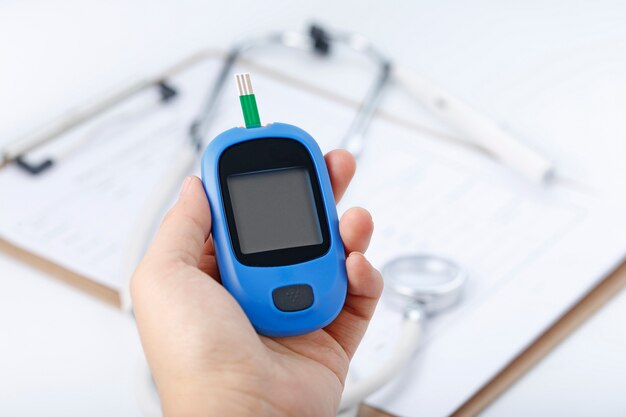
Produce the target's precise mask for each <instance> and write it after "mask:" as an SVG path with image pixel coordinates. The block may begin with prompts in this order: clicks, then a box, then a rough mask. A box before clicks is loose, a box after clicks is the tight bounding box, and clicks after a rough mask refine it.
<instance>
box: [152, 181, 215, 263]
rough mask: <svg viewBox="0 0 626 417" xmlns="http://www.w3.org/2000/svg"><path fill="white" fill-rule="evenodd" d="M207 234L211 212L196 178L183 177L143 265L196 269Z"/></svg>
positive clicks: (209, 227)
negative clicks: (176, 199)
mask: <svg viewBox="0 0 626 417" xmlns="http://www.w3.org/2000/svg"><path fill="white" fill-rule="evenodd" d="M210 232H211V210H210V208H209V202H208V200H207V198H206V194H205V193H204V189H203V187H202V182H201V181H200V179H199V178H198V177H187V178H186V179H185V182H184V183H183V186H182V189H181V192H180V196H179V198H178V202H177V203H176V204H175V205H174V207H172V208H171V209H170V211H169V212H168V213H167V215H166V216H165V218H164V219H163V222H162V223H161V227H160V229H159V231H158V233H157V235H156V237H155V239H154V241H153V242H152V245H151V246H150V249H149V250H148V253H147V254H146V258H145V259H146V261H148V262H154V263H157V264H159V265H170V264H172V263H180V264H187V265H192V266H197V264H198V261H199V259H200V256H201V254H202V249H203V247H204V244H205V242H206V240H207V238H208V236H209V233H210Z"/></svg>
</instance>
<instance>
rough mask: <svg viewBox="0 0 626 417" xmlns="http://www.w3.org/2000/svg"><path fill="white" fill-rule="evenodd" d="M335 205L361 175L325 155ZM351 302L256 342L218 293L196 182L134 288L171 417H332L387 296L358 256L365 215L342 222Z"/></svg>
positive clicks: (348, 160) (367, 221)
mask: <svg viewBox="0 0 626 417" xmlns="http://www.w3.org/2000/svg"><path fill="white" fill-rule="evenodd" d="M326 164H327V166H328V171H329V174H330V178H331V183H332V186H333V191H334V194H335V199H336V200H337V201H338V200H339V199H340V198H341V196H342V195H343V193H344V192H345V190H346V188H347V186H348V184H349V182H350V180H351V179H352V176H353V175H354V171H355V162H354V158H353V157H352V156H351V155H350V154H349V153H348V152H346V151H333V152H330V153H329V154H328V155H327V156H326ZM339 229H340V233H341V238H342V240H343V243H344V246H345V249H346V255H347V259H346V269H347V272H348V294H347V297H346V302H345V305H344V308H343V310H342V311H341V313H340V314H339V316H338V317H337V318H336V319H335V320H334V321H333V322H332V323H331V324H330V325H328V326H327V327H325V328H323V329H320V330H317V331H315V332H312V333H309V334H306V335H302V336H296V337H284V338H270V337H265V336H260V335H258V334H257V333H256V332H255V331H254V328H253V327H252V325H251V324H250V322H249V321H248V318H247V317H246V315H245V314H244V312H243V310H242V309H241V307H240V306H239V304H238V303H237V302H236V301H235V299H234V298H233V297H232V296H231V295H230V294H229V293H228V292H227V291H226V290H225V289H224V287H222V285H221V284H220V278H219V271H218V268H217V263H216V259H215V252H214V248H213V241H212V239H211V237H210V230H211V213H210V209H209V203H208V201H207V198H206V195H205V193H204V190H203V188H202V183H201V181H200V180H199V179H198V178H197V177H189V178H187V179H186V180H185V183H184V184H183V187H182V190H181V193H180V197H179V200H178V202H177V203H176V205H175V206H174V207H173V208H172V209H171V210H170V211H169V213H168V214H167V215H166V217H165V219H164V220H163V223H162V224H161V227H160V230H159V232H158V234H157V236H156V238H155V239H154V241H153V243H152V245H151V247H150V249H149V250H148V252H147V254H146V256H145V257H144V259H143V260H142V262H141V264H140V265H139V267H138V268H137V270H136V271H135V273H134V275H133V279H132V284H131V292H132V298H133V306H134V312H135V317H136V320H137V326H138V328H139V333H140V336H141V340H142V344H143V348H144V350H145V353H146V357H147V359H148V363H149V365H150V369H151V371H152V375H153V377H154V380H155V382H156V385H157V387H158V390H159V394H160V397H161V403H162V407H163V412H164V415H166V416H211V415H219V416H252V415H254V416H263V415H271V416H295V415H298V416H316V417H317V416H334V415H335V414H336V412H337V408H338V406H339V401H340V399H341V393H342V390H343V384H344V381H345V377H346V374H347V370H348V364H349V362H350V359H351V358H352V356H353V354H354V352H355V350H356V348H357V346H358V344H359V342H360V341H361V338H362V337H363V334H364V333H365V330H366V328H367V325H368V323H369V320H370V318H371V316H372V314H373V313H374V309H375V307H376V303H377V302H378V298H379V297H380V294H381V291H382V286H383V283H382V278H381V276H380V273H379V272H378V271H377V270H376V269H374V268H373V267H372V266H371V264H370V263H369V262H368V261H367V260H366V259H365V257H364V256H363V254H362V253H364V252H365V250H366V249H367V247H368V244H369V241H370V238H371V235H372V231H373V223H372V219H371V217H370V215H369V213H368V212H367V211H366V210H364V209H361V208H353V209H350V210H348V211H347V212H346V213H345V214H344V215H343V216H342V218H341V220H340V223H339Z"/></svg>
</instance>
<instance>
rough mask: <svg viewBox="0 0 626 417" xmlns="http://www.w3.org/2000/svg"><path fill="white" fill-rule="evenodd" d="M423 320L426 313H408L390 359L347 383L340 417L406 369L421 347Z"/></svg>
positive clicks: (417, 310) (417, 311)
mask: <svg viewBox="0 0 626 417" xmlns="http://www.w3.org/2000/svg"><path fill="white" fill-rule="evenodd" d="M423 319H424V312H423V311H421V310H419V309H417V308H416V309H415V310H411V311H410V312H408V313H407V314H406V315H405V319H404V322H403V323H402V332H401V334H400V336H399V338H398V342H397V344H396V346H395V348H394V350H393V352H392V353H391V354H390V355H389V357H387V358H386V359H385V361H384V362H383V363H382V364H381V365H379V366H378V368H377V369H376V370H375V371H374V372H373V373H372V374H370V375H366V376H365V377H364V378H363V379H361V380H357V381H355V382H354V383H351V380H348V381H346V387H345V389H344V392H343V395H342V397H341V403H340V405H339V412H340V415H342V416H343V415H344V413H346V412H348V411H349V410H351V409H353V408H355V407H358V406H359V404H360V403H361V402H362V401H363V400H364V399H365V398H367V397H368V396H370V395H371V394H373V393H374V392H376V391H378V390H379V389H380V388H382V387H383V386H384V385H386V384H387V383H388V382H390V381H391V380H393V379H394V378H395V377H396V376H397V375H398V374H399V373H400V371H401V370H402V369H403V368H406V366H407V364H408V363H409V362H410V361H411V359H412V358H413V355H414V354H415V352H416V351H417V349H418V347H419V344H420V338H421V334H422V323H423Z"/></svg>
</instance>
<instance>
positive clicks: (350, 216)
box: [339, 207, 374, 254]
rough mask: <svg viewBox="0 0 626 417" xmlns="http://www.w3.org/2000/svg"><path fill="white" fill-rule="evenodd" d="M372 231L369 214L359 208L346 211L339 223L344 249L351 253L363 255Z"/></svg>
mask: <svg viewBox="0 0 626 417" xmlns="http://www.w3.org/2000/svg"><path fill="white" fill-rule="evenodd" d="M373 231H374V222H373V221H372V216H371V214H370V213H369V212H368V211H367V210H365V209H364V208H361V207H353V208H351V209H349V210H348V211H346V212H345V213H344V215H343V216H341V220H340V221H339V233H340V234H341V240H343V245H344V247H345V249H346V254H350V253H351V252H361V253H365V251H366V250H367V247H368V246H369V243H370V240H371V238H372V233H373Z"/></svg>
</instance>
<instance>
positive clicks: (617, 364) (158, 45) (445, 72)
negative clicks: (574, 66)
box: [0, 0, 626, 417]
mask: <svg viewBox="0 0 626 417" xmlns="http://www.w3.org/2000/svg"><path fill="white" fill-rule="evenodd" d="M504 3H505V2H496V1H492V2H489V1H481V2H475V3H472V4H471V5H469V4H453V3H452V2H449V1H447V2H436V3H435V2H432V3H429V4H427V3H422V2H410V3H408V2H407V3H399V4H398V5H396V6H394V7H391V6H386V5H388V4H389V2H378V3H373V4H370V5H366V4H364V2H358V1H353V2H332V1H318V2H289V3H284V4H282V3H280V2H275V1H265V2H262V3H261V2H236V1H228V2H223V3H219V4H218V3H210V2H197V3H195V2H188V1H181V0H179V1H176V2H171V3H167V2H154V1H147V0H142V1H135V2H132V3H131V2H123V1H110V2H95V1H94V2H84V1H70V0H63V1H58V2H54V3H53V2H44V1H40V2H38V1H30V2H27V1H22V2H17V1H13V2H11V1H9V2H5V3H4V4H3V5H2V6H0V91H2V94H0V142H2V140H5V139H6V138H9V137H13V136H15V135H16V134H18V133H20V132H23V131H24V130H26V129H28V127H30V126H33V125H34V124H36V123H38V122H41V121H42V120H45V119H49V118H51V117H52V116H54V114H58V113H59V112H60V111H61V110H62V109H64V108H67V107H68V106H70V105H72V104H75V103H78V102H80V101H81V99H82V98H84V97H85V96H88V95H93V94H97V93H98V92H100V91H104V90H105V89H106V88H108V87H109V86H110V85H115V84H118V83H119V82H120V81H124V80H127V79H128V78H129V77H130V76H132V75H136V74H141V73H146V72H149V71H153V70H154V68H155V67H161V66H164V65H166V64H168V63H171V62H173V61H174V60H176V59H177V58H179V57H182V56H184V55H186V54H187V53H189V52H192V51H194V50H196V49H198V48H199V47H202V46H206V45H213V46H218V47H220V46H221V47H224V46H226V44H228V43H229V42H231V41H232V40H234V39H236V38H238V37H239V36H242V35H243V34H247V33H256V32H258V31H263V30H268V29H273V28H274V29H282V28H285V27H289V28H293V29H299V28H301V27H302V26H303V25H304V24H305V23H307V22H309V21H311V20H317V21H321V22H325V23H328V24H330V25H331V26H334V27H341V28H346V29H350V30H354V31H358V32H361V33H363V34H365V35H367V36H368V37H370V38H373V39H376V41H377V43H378V44H379V45H380V46H381V48H383V49H384V50H386V51H388V53H389V54H390V55H391V56H394V57H396V59H398V60H399V61H401V62H403V63H405V64H407V65H409V66H412V67H413V68H415V69H417V70H419V71H421V72H423V73H425V74H427V75H428V76H429V77H430V78H431V79H434V80H436V81H438V82H440V83H441V84H443V85H446V86H447V87H448V88H449V89H450V90H451V91H455V92H456V93H457V94H460V95H462V96H463V97H465V98H471V99H472V100H470V101H471V102H472V103H473V104H476V105H478V106H479V107H480V108H481V109H483V110H485V111H487V112H489V113H490V114H494V115H497V116H500V117H505V118H506V114H499V109H498V106H497V101H494V97H497V95H495V93H494V92H493V91H487V93H489V94H487V93H485V94H483V95H481V92H480V91H479V90H477V89H476V87H475V86H474V85H473V84H472V83H468V80H467V77H465V78H464V75H463V71H461V70H460V68H459V63H460V62H461V58H463V57H461V58H460V57H459V56H458V55H455V56H453V55H451V54H450V52H449V51H451V50H457V51H460V53H459V55H462V53H463V52H462V51H466V50H472V48H474V49H475V50H477V51H480V46H481V45H475V44H473V43H471V42H470V41H467V40H466V39H468V38H471V37H472V36H475V37H479V38H480V36H482V35H481V33H482V32H485V31H486V32H488V31H490V30H491V31H493V36H489V39H493V42H491V43H490V44H489V45H488V46H489V51H490V55H485V56H483V57H482V58H481V60H480V62H479V63H478V64H476V65H484V66H485V67H484V68H485V69H488V68H491V69H492V70H493V68H492V67H490V65H491V66H493V65H495V64H496V63H498V62H505V61H507V60H509V58H510V59H514V57H515V51H514V50H512V49H514V48H516V47H532V45H530V46H529V45H527V44H526V43H525V39H533V36H534V34H536V33H537V31H544V32H545V31H548V32H549V29H546V28H548V27H549V26H550V25H551V19H553V18H554V19H556V22H557V23H559V24H561V26H560V27H558V25H557V27H556V29H555V30H554V31H555V32H554V33H552V34H551V35H553V36H551V37H549V41H550V42H556V43H563V44H564V45H568V39H570V38H576V36H573V35H576V34H578V35H580V31H583V32H582V33H583V35H584V36H587V37H589V38H594V37H595V38H597V39H600V40H601V39H602V37H603V36H606V37H607V38H608V37H611V36H618V37H620V36H621V37H622V39H623V38H624V37H625V36H626V31H625V30H624V29H623V24H622V23H620V22H623V21H624V17H626V10H625V8H624V7H623V6H622V5H621V4H620V3H611V2H604V3H603V4H602V5H600V4H598V2H594V3H593V4H591V3H590V4H589V5H586V6H585V5H579V6H577V7H575V8H574V7H573V6H572V4H571V2H551V3H550V4H549V5H547V4H544V2H539V1H537V2H534V4H532V3H533V2H520V3H519V4H518V5H516V6H512V5H511V4H510V3H509V2H506V3H507V4H504ZM218 13H219V14H218ZM519 16H531V17H532V16H536V17H537V22H538V23H537V24H536V25H535V26H533V25H526V24H522V23H519V27H516V26H515V25H517V24H518V23H516V22H517V21H518V20H517V17H519ZM585 18H590V19H600V20H601V21H602V22H603V24H602V28H603V29H602V31H595V32H590V33H585V32H584V30H585V28H584V25H581V27H577V26H576V25H578V24H579V23H580V22H581V21H583V20H584V19H585ZM581 19H582V20H581ZM511 27H513V29H511ZM503 28H506V30H509V29H510V30H511V31H513V32H514V33H516V34H517V35H516V36H514V37H510V38H508V39H500V37H499V34H498V31H502V30H504V29H503ZM563 28H567V30H565V31H563V30H562V29H563ZM569 30H571V31H572V32H571V33H569V32H568V31H569ZM620 31H621V32H620ZM570 35H571V36H570ZM408 39H410V42H407V40H408ZM535 40H536V39H535ZM408 45H410V48H409V47H408ZM570 46H571V45H570ZM494 57H495V58H494ZM492 58H493V59H492ZM502 68H503V70H505V69H506V68H504V67H502ZM485 73H488V71H487V70H485ZM485 76H487V75H485ZM615 127H617V126H615ZM0 213H1V200H0ZM624 317H626V293H624V292H623V293H621V294H619V295H618V296H617V297H616V298H615V299H614V300H613V301H612V302H611V303H609V304H608V305H607V306H605V307H604V308H603V309H602V310H601V311H600V313H599V314H597V315H596V316H594V317H593V318H592V319H591V320H589V321H588V322H587V323H585V325H583V326H582V327H581V328H580V329H579V330H578V331H577V332H576V333H575V334H574V335H573V336H572V337H570V338H569V339H568V340H566V341H565V342H564V343H563V344H562V345H561V346H560V347H558V348H557V349H556V350H555V351H554V352H553V353H552V354H551V355H549V357H547V358H546V359H545V360H544V361H542V362H541V363H540V364H539V365H538V366H537V367H536V368H535V369H533V370H532V371H531V372H530V373H529V374H527V375H526V376H525V377H524V378H523V379H522V380H521V381H520V382H519V383H518V384H516V385H515V386H514V387H513V388H512V389H511V390H509V391H508V392H507V393H505V394H504V395H503V396H502V397H501V398H500V399H499V400H497V401H496V402H495V403H494V404H493V405H492V406H490V407H489V408H488V409H487V410H486V411H485V412H484V413H483V415H484V416H490V417H492V416H493V417H495V416H502V415H507V416H517V415H519V416H526V415H555V414H557V413H559V414H562V413H565V412H566V413H567V415H569V416H586V415H603V416H623V415H626V397H625V396H624V386H626V355H624V351H625V347H626V331H624V319H623V318H624ZM140 355H141V348H140V344H139V340H138V337H137V333H136V330H135V328H134V324H133V322H132V320H131V318H130V317H128V316H125V315H123V314H122V313H120V312H119V311H117V310H115V309H113V308H111V307H109V306H107V305H105V304H103V303H101V302H99V301H95V300H94V299H92V298H91V297H89V296H87V295H84V294H83V293H81V292H80V291H78V290H76V289H74V288H72V287H70V286H68V285H66V284H63V283H61V282H58V281H56V280H53V279H50V278H49V277H47V276H45V275H44V274H42V273H41V272H39V271H36V270H34V269H32V268H30V267H28V266H25V265H23V264H21V263H19V262H16V261H15V260H13V259H11V258H9V257H7V256H6V255H4V254H0V375H1V377H0V415H7V416H8V415H11V416H39V415H46V416H73V415H89V416H100V415H101V416H112V415H115V416H138V415H139V409H138V407H137V405H136V401H135V392H134V378H135V372H136V366H137V359H138V358H139V357H140Z"/></svg>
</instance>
